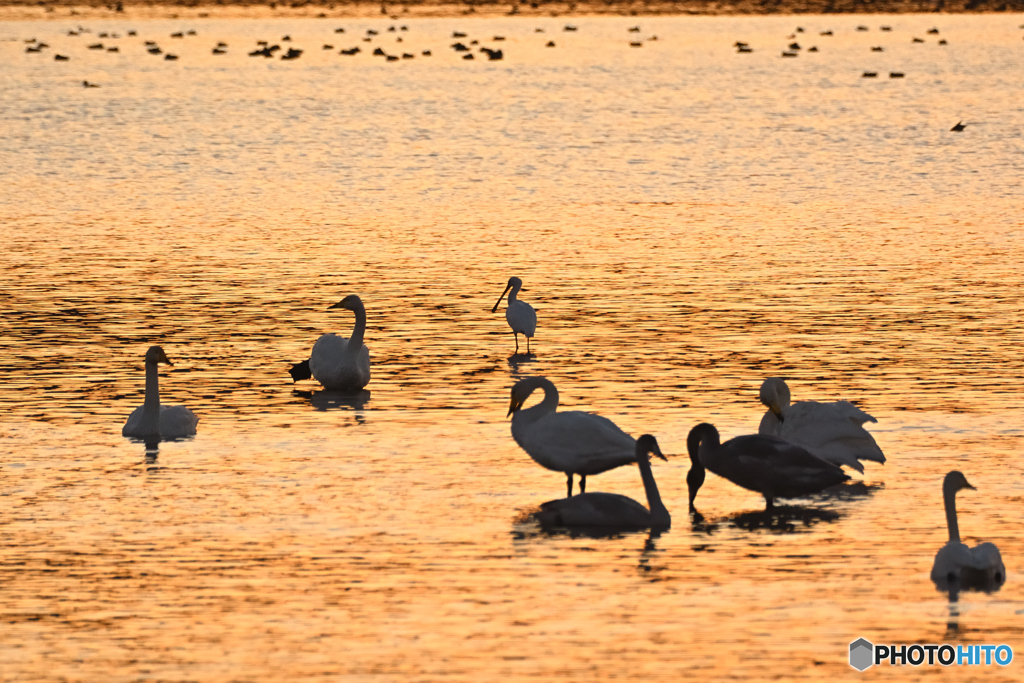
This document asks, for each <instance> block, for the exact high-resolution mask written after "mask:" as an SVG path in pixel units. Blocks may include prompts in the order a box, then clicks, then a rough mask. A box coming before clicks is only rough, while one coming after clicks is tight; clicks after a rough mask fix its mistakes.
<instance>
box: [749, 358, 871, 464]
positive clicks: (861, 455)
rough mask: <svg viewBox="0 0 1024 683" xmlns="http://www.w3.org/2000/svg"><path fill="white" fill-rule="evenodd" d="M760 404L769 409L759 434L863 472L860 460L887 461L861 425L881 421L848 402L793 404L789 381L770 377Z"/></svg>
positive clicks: (765, 384) (798, 402) (763, 388)
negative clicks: (787, 382)
mask: <svg viewBox="0 0 1024 683" xmlns="http://www.w3.org/2000/svg"><path fill="white" fill-rule="evenodd" d="M761 403H763V404H765V405H766V406H767V407H768V412H767V413H765V414H764V417H762V418H761V426H760V427H759V428H758V430H757V431H758V433H759V434H765V435H767V436H776V437H778V438H780V439H782V440H784V441H788V442H790V443H795V444H796V445H798V446H803V447H804V448H806V449H807V450H809V451H810V452H811V453H813V454H814V455H816V456H818V457H819V458H821V459H822V460H827V461H828V462H830V463H833V464H835V465H846V466H847V467H852V468H853V469H855V470H857V471H858V472H860V473H863V472H864V465H862V464H861V463H860V461H861V460H873V461H874V462H879V463H884V462H885V455H883V454H882V449H881V448H879V447H878V444H877V443H875V440H874V439H873V438H872V437H871V434H870V433H868V431H867V430H866V429H864V427H863V426H862V425H863V424H864V423H865V422H878V420H876V419H875V418H873V417H871V416H870V415H868V414H867V413H865V412H864V411H863V410H861V409H860V408H858V407H857V406H855V405H853V404H852V403H850V402H849V401H835V402H833V403H818V402H817V401H797V402H796V403H794V404H792V405H790V403H789V387H787V386H786V382H785V381H784V380H783V379H782V378H781V377H769V378H768V379H766V380H765V381H764V383H763V384H762V385H761Z"/></svg>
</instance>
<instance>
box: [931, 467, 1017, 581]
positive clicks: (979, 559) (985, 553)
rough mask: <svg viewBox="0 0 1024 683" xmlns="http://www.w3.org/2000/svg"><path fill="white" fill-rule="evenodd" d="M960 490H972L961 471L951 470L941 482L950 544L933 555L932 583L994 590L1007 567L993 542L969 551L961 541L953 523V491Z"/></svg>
mask: <svg viewBox="0 0 1024 683" xmlns="http://www.w3.org/2000/svg"><path fill="white" fill-rule="evenodd" d="M960 489H974V487H973V486H971V485H970V484H968V483H967V478H966V477H965V476H964V475H963V474H962V473H961V472H959V471H957V470H953V471H952V472H950V473H949V474H947V475H946V478H945V479H944V480H943V482H942V498H943V502H944V503H945V504H946V526H947V527H949V543H947V544H946V545H944V546H942V548H940V549H939V552H938V553H936V555H935V564H934V565H932V581H934V582H935V583H937V584H939V585H940V586H941V587H947V584H950V583H957V584H959V585H961V586H981V587H983V588H997V587H998V586H1000V585H1001V584H1002V583H1003V581H1004V580H1005V579H1006V568H1005V567H1004V566H1003V558H1002V557H1001V556H1000V555H999V548H997V547H996V546H995V545H994V544H992V543H981V544H979V545H976V546H974V547H973V548H969V547H967V546H966V545H964V544H963V543H961V542H960V527H959V526H958V525H957V521H956V492H957V491H959V490H960Z"/></svg>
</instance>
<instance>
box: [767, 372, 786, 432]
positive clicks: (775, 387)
mask: <svg viewBox="0 0 1024 683" xmlns="http://www.w3.org/2000/svg"><path fill="white" fill-rule="evenodd" d="M760 398H761V403H763V404H765V406H767V407H768V410H770V411H772V413H773V414H774V415H775V417H777V418H779V422H782V421H783V418H782V411H783V410H785V409H786V408H788V407H789V387H787V386H786V380H784V379H782V378H781V377H769V378H768V379H766V380H765V381H764V382H763V383H762V384H761V395H760Z"/></svg>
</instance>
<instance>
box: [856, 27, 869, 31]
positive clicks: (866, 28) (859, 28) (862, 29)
mask: <svg viewBox="0 0 1024 683" xmlns="http://www.w3.org/2000/svg"><path fill="white" fill-rule="evenodd" d="M857 30H858V31H867V30H868V27H867V26H858V27H857Z"/></svg>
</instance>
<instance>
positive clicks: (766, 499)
mask: <svg viewBox="0 0 1024 683" xmlns="http://www.w3.org/2000/svg"><path fill="white" fill-rule="evenodd" d="M764 502H765V506H764V509H765V510H771V509H772V508H773V507H774V502H773V501H772V497H771V496H765V497H764Z"/></svg>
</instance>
